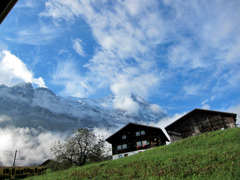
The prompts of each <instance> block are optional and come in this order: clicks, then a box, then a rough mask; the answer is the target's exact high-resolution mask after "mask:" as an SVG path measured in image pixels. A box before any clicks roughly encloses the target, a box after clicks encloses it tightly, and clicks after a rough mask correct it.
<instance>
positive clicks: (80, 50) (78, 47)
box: [72, 38, 85, 56]
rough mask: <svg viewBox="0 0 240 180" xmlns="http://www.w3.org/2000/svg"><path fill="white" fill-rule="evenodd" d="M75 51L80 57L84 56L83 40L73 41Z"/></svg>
mask: <svg viewBox="0 0 240 180" xmlns="http://www.w3.org/2000/svg"><path fill="white" fill-rule="evenodd" d="M72 42H73V49H74V50H75V51H76V52H77V53H78V54H79V55H80V56H84V55H85V53H84V51H83V47H82V40H81V39H78V38H77V39H74V40H73V41H72Z"/></svg>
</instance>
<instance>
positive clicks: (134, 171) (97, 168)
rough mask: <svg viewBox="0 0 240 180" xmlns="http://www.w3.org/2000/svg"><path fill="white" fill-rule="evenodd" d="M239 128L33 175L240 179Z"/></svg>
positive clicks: (93, 177)
mask: <svg viewBox="0 0 240 180" xmlns="http://www.w3.org/2000/svg"><path fill="white" fill-rule="evenodd" d="M239 136H240V128H234V129H228V130H224V131H215V132H210V133H205V134H202V135H199V136H195V137H192V138H187V139H184V140H181V141H179V142H176V143H173V144H170V145H168V146H162V147H158V148H154V149H150V150H148V151H145V152H142V153H139V154H137V155H134V156H129V157H125V158H122V159H119V160H114V161H106V162H101V163H96V164H91V165H86V166H83V167H77V168H71V169H68V170H65V171H62V172H53V173H48V174H46V175H42V176H38V177H31V179H44V180H46V179H85V178H86V179H132V178H137V179H239V178H240V137H239Z"/></svg>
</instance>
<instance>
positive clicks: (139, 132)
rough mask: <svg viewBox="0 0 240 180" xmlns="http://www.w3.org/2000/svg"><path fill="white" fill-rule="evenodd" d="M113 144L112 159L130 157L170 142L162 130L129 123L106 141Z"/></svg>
mask: <svg viewBox="0 0 240 180" xmlns="http://www.w3.org/2000/svg"><path fill="white" fill-rule="evenodd" d="M106 141H107V142H109V143H110V144H112V155H113V156H112V158H113V159H118V158H121V157H124V156H130V155H133V154H136V153H138V152H141V151H145V150H146V149H149V148H152V147H156V146H162V145H165V144H166V141H169V140H168V138H167V137H166V135H165V134H164V133H163V131H162V130H161V129H160V128H157V127H151V126H146V125H141V124H135V123H129V124H127V125H126V126H124V127H123V128H122V129H120V130H119V131H117V132H116V133H115V134H113V135H112V136H110V137H108V138H107V139H106Z"/></svg>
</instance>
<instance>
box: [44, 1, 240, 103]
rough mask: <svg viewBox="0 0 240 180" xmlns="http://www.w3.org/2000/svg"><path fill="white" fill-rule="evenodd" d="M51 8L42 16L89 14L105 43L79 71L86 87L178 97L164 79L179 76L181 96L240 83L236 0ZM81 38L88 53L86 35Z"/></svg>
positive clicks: (53, 4)
mask: <svg viewBox="0 0 240 180" xmlns="http://www.w3.org/2000/svg"><path fill="white" fill-rule="evenodd" d="M45 7H46V10H45V11H44V12H43V13H42V15H43V16H45V17H52V18H53V20H54V22H58V23H61V22H62V21H65V22H67V23H69V24H71V23H72V24H74V22H75V21H77V20H78V19H79V18H81V19H83V20H84V21H85V22H86V23H87V24H88V25H89V27H90V28H91V31H92V35H93V38H94V40H95V41H96V42H97V43H98V45H99V47H98V49H95V51H94V52H95V54H93V55H92V57H91V59H89V61H88V63H86V64H85V66H84V67H85V68H86V69H87V71H85V72H84V73H82V72H81V73H80V74H81V79H84V82H85V83H84V84H87V87H88V88H89V90H90V91H89V93H86V92H85V93H84V94H91V92H95V91H97V90H98V88H110V90H111V91H112V93H113V94H115V95H117V96H125V97H127V98H128V97H130V96H129V94H130V93H131V92H133V93H136V94H138V95H141V96H143V97H145V98H147V97H148V96H149V94H150V93H151V91H154V89H155V90H156V91H159V93H168V94H170V95H172V96H175V95H176V91H175V90H173V89H170V91H169V89H168V88H161V85H162V83H163V80H164V81H172V86H173V87H174V84H175V83H178V85H179V87H178V88H179V91H178V92H177V95H176V96H178V97H182V96H198V97H200V96H199V95H200V94H207V96H206V97H211V96H213V94H214V93H215V94H218V93H223V92H225V91H226V90H227V89H229V87H234V85H235V84H237V83H239V80H238V79H239V78H238V73H235V74H234V73H232V72H236V71H237V69H239V67H240V63H239V61H238V59H239V57H240V53H239V52H240V51H239V48H238V47H240V38H239V37H240V35H239V31H238V29H239V27H240V25H239V24H240V18H232V17H240V13H239V12H240V8H239V7H240V6H239V2H237V1H230V2H226V1H211V2H207V3H203V2H200V1H192V2H185V1H182V0H179V1H174V2H173V1H169V0H163V1H161V2H159V1H155V0H151V1H145V0H142V1H137V2H136V1H132V0H126V1H117V2H115V3H114V4H113V3H110V2H108V1H61V0H53V1H47V2H46V3H45ZM63 12H64V13H63ZM76 42H77V43H76ZM76 42H75V44H76V46H75V50H76V51H77V52H78V53H79V54H80V55H82V53H83V48H82V43H84V42H82V41H76ZM77 45H79V48H76V47H77ZM77 49H78V50H77ZM229 69H230V72H229ZM69 70H70V69H69ZM76 73H77V72H76ZM176 77H178V78H176ZM73 79H74V78H73ZM176 79H178V81H180V82H176ZM74 82H75V81H74ZM74 82H73V84H75V83H74ZM69 83H70V80H69ZM90 87H91V88H90ZM226 87H228V88H226ZM68 89H69V88H67V86H66V89H65V91H66V93H67V92H69V94H70V92H71V93H72V91H68ZM92 89H95V91H92ZM166 89H167V90H166ZM80 91H81V90H80ZM85 91H87V88H86V89H85ZM75 94H76V93H75ZM80 94H83V93H80ZM206 97H203V98H205V99H206ZM216 97H220V96H216ZM201 101H203V99H201ZM117 105H118V104H116V106H117Z"/></svg>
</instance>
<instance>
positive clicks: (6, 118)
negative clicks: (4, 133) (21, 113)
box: [0, 114, 12, 123]
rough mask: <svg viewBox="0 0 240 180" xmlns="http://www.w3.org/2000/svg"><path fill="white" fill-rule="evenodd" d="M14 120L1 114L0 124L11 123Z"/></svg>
mask: <svg viewBox="0 0 240 180" xmlns="http://www.w3.org/2000/svg"><path fill="white" fill-rule="evenodd" d="M11 120H12V119H11V118H10V117H9V116H7V115H5V114H0V123H1V122H7V121H11Z"/></svg>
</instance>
